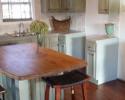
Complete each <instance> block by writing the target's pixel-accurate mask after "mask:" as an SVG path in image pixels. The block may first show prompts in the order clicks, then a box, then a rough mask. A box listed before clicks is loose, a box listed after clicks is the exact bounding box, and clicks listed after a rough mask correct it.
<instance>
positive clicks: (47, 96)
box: [45, 84, 50, 100]
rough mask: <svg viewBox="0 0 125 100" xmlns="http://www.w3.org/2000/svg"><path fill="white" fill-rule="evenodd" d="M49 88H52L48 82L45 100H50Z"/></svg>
mask: <svg viewBox="0 0 125 100" xmlns="http://www.w3.org/2000/svg"><path fill="white" fill-rule="evenodd" d="M49 90H50V85H48V84H46V90H45V100H49Z"/></svg>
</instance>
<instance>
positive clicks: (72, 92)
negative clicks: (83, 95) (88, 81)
mask: <svg viewBox="0 0 125 100" xmlns="http://www.w3.org/2000/svg"><path fill="white" fill-rule="evenodd" d="M71 95H72V100H75V90H74V88H73V86H72V87H71Z"/></svg>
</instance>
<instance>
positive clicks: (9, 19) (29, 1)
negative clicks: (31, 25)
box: [0, 0, 33, 22]
mask: <svg viewBox="0 0 125 100" xmlns="http://www.w3.org/2000/svg"><path fill="white" fill-rule="evenodd" d="M8 3H9V4H10V5H22V4H29V7H30V12H29V13H30V18H3V9H2V5H6V4H8ZM0 5H1V11H2V16H1V17H2V20H3V22H16V21H30V20H32V18H33V15H32V13H33V9H32V0H28V1H27V2H2V1H1V0H0Z"/></svg>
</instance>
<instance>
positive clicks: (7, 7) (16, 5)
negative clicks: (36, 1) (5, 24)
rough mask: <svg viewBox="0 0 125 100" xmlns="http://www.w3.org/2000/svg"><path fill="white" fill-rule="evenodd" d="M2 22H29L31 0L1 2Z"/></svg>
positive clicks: (3, 0) (4, 0) (30, 17)
mask: <svg viewBox="0 0 125 100" xmlns="http://www.w3.org/2000/svg"><path fill="white" fill-rule="evenodd" d="M1 4H2V12H3V21H21V20H22V21H24V20H31V19H32V13H31V0H1Z"/></svg>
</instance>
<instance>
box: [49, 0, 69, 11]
mask: <svg viewBox="0 0 125 100" xmlns="http://www.w3.org/2000/svg"><path fill="white" fill-rule="evenodd" d="M69 1H70V0H48V2H47V9H48V11H49V12H63V11H68V10H69V3H70V2H69Z"/></svg>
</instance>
